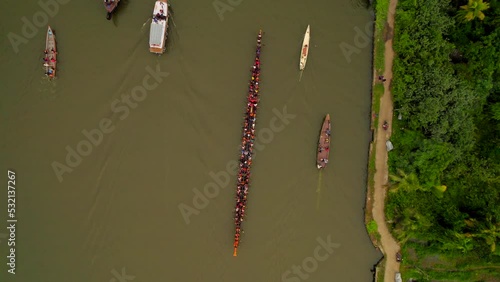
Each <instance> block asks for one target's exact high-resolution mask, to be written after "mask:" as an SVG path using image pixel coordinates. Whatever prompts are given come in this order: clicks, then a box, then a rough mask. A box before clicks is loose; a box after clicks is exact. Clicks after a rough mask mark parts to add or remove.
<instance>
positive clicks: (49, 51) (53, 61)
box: [44, 26, 57, 78]
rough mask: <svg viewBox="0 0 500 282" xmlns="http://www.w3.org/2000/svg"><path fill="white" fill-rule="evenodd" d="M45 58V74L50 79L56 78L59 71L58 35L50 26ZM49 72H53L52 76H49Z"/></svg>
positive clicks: (46, 40)
mask: <svg viewBox="0 0 500 282" xmlns="http://www.w3.org/2000/svg"><path fill="white" fill-rule="evenodd" d="M45 51H46V52H45V53H46V54H45V58H46V60H45V61H44V67H45V73H46V74H47V75H48V76H49V77H50V78H54V77H56V71H57V43H56V35H55V34H54V31H53V30H52V28H51V27H50V26H49V27H48V28H47V37H46V39H45ZM49 70H52V74H49Z"/></svg>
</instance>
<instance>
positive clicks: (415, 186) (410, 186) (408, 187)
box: [389, 169, 446, 198]
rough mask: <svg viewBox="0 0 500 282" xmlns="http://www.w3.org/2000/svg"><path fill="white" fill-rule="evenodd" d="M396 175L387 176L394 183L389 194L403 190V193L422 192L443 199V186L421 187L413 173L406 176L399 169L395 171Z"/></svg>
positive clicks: (444, 187) (444, 188)
mask: <svg viewBox="0 0 500 282" xmlns="http://www.w3.org/2000/svg"><path fill="white" fill-rule="evenodd" d="M397 172H398V174H397V175H392V174H391V175H389V178H390V179H391V180H392V182H393V183H394V184H393V185H392V187H391V192H397V191H398V190H403V191H405V192H414V191H423V192H429V191H431V190H432V192H433V193H434V194H435V195H436V196H437V197H438V198H441V197H443V193H444V192H445V191H446V186H445V185H434V186H430V187H427V186H422V185H420V183H419V181H418V178H417V175H416V174H415V173H413V172H412V173H410V174H406V173H405V172H404V171H402V170H401V169H398V170H397Z"/></svg>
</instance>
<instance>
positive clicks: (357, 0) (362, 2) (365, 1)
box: [350, 0, 374, 9]
mask: <svg viewBox="0 0 500 282" xmlns="http://www.w3.org/2000/svg"><path fill="white" fill-rule="evenodd" d="M373 1H374V0H350V2H351V6H352V7H354V8H355V9H359V8H364V9H368V8H370V7H371V6H372V4H373Z"/></svg>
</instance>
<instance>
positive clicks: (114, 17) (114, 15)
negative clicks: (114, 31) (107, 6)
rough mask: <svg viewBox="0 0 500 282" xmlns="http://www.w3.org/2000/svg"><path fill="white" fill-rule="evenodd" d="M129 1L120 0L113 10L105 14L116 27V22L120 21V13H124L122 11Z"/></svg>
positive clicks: (125, 8)
mask: <svg viewBox="0 0 500 282" xmlns="http://www.w3.org/2000/svg"><path fill="white" fill-rule="evenodd" d="M128 4H129V1H128V0H120V3H118V5H117V6H116V8H115V10H114V11H113V13H111V14H109V13H108V14H107V15H106V19H107V20H111V21H112V22H113V25H114V26H115V27H118V24H119V22H120V16H119V15H120V13H124V11H126V10H127V7H128Z"/></svg>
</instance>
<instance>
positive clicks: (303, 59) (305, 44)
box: [299, 25, 311, 70]
mask: <svg viewBox="0 0 500 282" xmlns="http://www.w3.org/2000/svg"><path fill="white" fill-rule="evenodd" d="M310 38H311V30H310V26H309V25H308V26H307V29H306V34H305V35H304V41H303V42H302V49H300V63H299V69H300V70H304V68H305V67H306V63H307V55H308V54H309V39H310Z"/></svg>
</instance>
